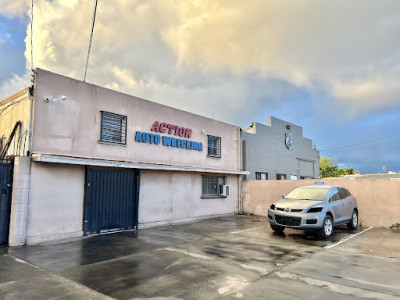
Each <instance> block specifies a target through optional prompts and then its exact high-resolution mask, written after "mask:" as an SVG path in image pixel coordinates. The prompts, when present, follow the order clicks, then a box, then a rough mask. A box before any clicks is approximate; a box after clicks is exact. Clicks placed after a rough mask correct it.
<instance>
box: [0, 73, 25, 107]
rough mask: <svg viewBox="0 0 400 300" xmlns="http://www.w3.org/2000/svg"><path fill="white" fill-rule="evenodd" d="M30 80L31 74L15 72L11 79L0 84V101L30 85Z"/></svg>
mask: <svg viewBox="0 0 400 300" xmlns="http://www.w3.org/2000/svg"><path fill="white" fill-rule="evenodd" d="M30 81H31V76H30V75H29V74H25V75H22V76H19V75H16V74H14V75H13V76H12V77H11V78H10V79H8V80H5V81H3V82H2V83H1V84H0V102H1V101H3V100H4V99H6V98H8V97H10V96H12V95H14V94H15V93H18V92H19V91H21V90H23V89H24V88H26V87H28V86H30Z"/></svg>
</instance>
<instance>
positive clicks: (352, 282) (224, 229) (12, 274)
mask: <svg viewBox="0 0 400 300" xmlns="http://www.w3.org/2000/svg"><path fill="white" fill-rule="evenodd" d="M334 232H335V234H334V236H333V237H331V238H330V239H329V240H327V241H320V240H316V239H315V237H313V236H306V235H305V234H304V233H303V232H301V231H295V230H285V234H283V235H278V234H275V233H273V232H272V230H271V229H270V227H269V225H268V221H267V219H266V218H264V217H256V216H231V217H224V218H215V219H208V220H203V221H200V222H195V223H188V224H181V225H175V226H167V227H160V228H153V229H145V230H140V231H139V232H134V231H129V232H121V233H114V234H108V235H100V236H93V237H89V238H81V239H76V240H72V241H71V240H70V241H63V242H57V243H51V244H45V245H38V246H28V247H19V248H8V247H2V248H0V298H1V299H142V298H159V299H161V298H162V299H221V298H224V299H306V298H307V299H322V298H323V299H398V298H399V297H400V275H399V274H400V232H399V230H397V231H396V230H391V229H376V228H360V229H359V230H358V231H355V232H349V231H348V229H347V227H346V226H344V227H339V228H335V231H334Z"/></svg>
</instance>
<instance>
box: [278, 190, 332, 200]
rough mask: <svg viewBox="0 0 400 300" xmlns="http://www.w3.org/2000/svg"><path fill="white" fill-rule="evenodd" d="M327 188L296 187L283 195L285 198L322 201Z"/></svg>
mask: <svg viewBox="0 0 400 300" xmlns="http://www.w3.org/2000/svg"><path fill="white" fill-rule="evenodd" d="M328 192H329V189H327V188H306V187H298V188H296V189H294V190H293V191H291V192H290V193H289V194H287V195H286V196H285V198H286V199H303V200H313V201H323V200H325V198H326V195H327V194H328Z"/></svg>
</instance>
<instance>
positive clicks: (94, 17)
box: [83, 0, 98, 81]
mask: <svg viewBox="0 0 400 300" xmlns="http://www.w3.org/2000/svg"><path fill="white" fill-rule="evenodd" d="M97 1H98V0H95V4H94V12H93V18H92V31H91V33H90V41H89V49H88V54H87V58H86V67H85V75H84V76H83V81H86V72H87V68H88V64H89V56H90V49H91V47H92V39H93V30H94V22H95V21H96V11H97Z"/></svg>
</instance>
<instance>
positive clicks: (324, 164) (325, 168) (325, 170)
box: [319, 157, 355, 178]
mask: <svg viewBox="0 0 400 300" xmlns="http://www.w3.org/2000/svg"><path fill="white" fill-rule="evenodd" d="M319 164H320V169H321V178H324V177H340V176H344V175H353V174H354V173H355V172H354V169H353V168H347V167H346V168H343V169H339V166H338V165H337V164H335V163H334V162H333V160H332V158H330V157H321V159H320V163H319Z"/></svg>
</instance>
